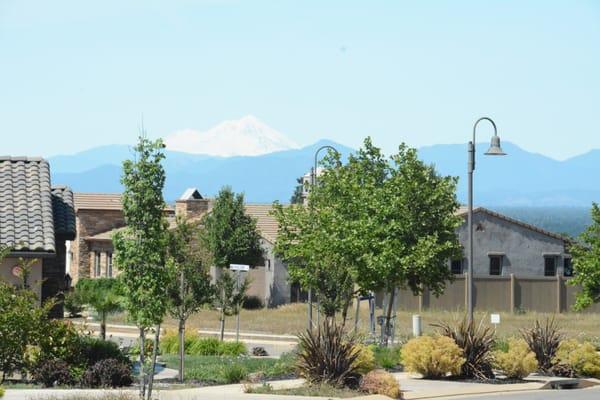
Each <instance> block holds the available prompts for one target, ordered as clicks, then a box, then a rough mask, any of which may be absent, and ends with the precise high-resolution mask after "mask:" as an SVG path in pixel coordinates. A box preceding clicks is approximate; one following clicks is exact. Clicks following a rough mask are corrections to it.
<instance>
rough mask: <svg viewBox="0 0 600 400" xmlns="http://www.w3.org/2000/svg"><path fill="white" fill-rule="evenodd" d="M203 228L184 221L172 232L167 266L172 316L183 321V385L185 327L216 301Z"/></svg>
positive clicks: (180, 355) (180, 323)
mask: <svg viewBox="0 0 600 400" xmlns="http://www.w3.org/2000/svg"><path fill="white" fill-rule="evenodd" d="M198 236H199V227H198V225H197V224H192V223H190V222H188V221H186V220H184V219H183V218H181V217H178V218H177V226H176V227H175V229H173V230H171V231H169V247H168V255H167V265H168V266H169V269H170V271H171V274H172V275H171V280H170V282H169V286H168V293H169V313H170V314H171V316H172V317H173V318H176V319H177V320H178V321H179V380H180V381H182V382H183V376H184V370H183V368H184V363H183V361H184V357H185V324H186V321H187V320H188V318H189V317H190V316H191V315H192V314H193V313H195V312H197V311H198V310H199V309H200V307H202V305H203V304H206V303H209V302H210V301H211V300H212V296H213V288H212V286H211V284H210V279H211V278H210V274H209V272H208V270H207V266H208V265H210V264H209V260H210V254H209V253H208V251H207V250H206V249H205V248H204V246H203V245H202V243H199V241H198Z"/></svg>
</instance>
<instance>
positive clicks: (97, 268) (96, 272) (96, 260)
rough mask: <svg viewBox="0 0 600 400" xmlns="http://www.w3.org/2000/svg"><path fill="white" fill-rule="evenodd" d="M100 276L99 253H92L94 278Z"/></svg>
mask: <svg viewBox="0 0 600 400" xmlns="http://www.w3.org/2000/svg"><path fill="white" fill-rule="evenodd" d="M99 276H100V252H99V251H95V252H94V277H99Z"/></svg>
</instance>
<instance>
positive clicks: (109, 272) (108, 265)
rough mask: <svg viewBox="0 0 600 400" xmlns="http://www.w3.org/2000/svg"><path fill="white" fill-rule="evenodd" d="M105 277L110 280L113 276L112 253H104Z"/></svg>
mask: <svg viewBox="0 0 600 400" xmlns="http://www.w3.org/2000/svg"><path fill="white" fill-rule="evenodd" d="M106 276H107V277H109V278H112V276H113V259H112V253H110V252H109V253H106Z"/></svg>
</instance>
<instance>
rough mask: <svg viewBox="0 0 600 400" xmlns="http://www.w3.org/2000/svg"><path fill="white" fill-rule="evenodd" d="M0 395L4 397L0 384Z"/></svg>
mask: <svg viewBox="0 0 600 400" xmlns="http://www.w3.org/2000/svg"><path fill="white" fill-rule="evenodd" d="M0 397H4V388H3V387H2V386H0Z"/></svg>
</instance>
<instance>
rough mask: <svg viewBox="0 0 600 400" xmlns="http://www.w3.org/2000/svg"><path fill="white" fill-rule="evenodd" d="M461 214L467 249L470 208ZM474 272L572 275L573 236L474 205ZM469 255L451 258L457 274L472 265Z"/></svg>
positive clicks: (461, 233) (460, 231) (461, 236)
mask: <svg viewBox="0 0 600 400" xmlns="http://www.w3.org/2000/svg"><path fill="white" fill-rule="evenodd" d="M458 214H459V215H461V216H463V217H464V223H463V224H462V225H461V226H460V227H459V228H458V232H457V233H458V239H459V241H460V244H461V245H462V247H463V249H466V248H467V246H468V243H469V236H468V235H469V232H468V224H467V208H466V207H461V208H460V209H459V210H458ZM473 238H474V241H473V263H474V266H475V268H474V270H473V273H474V275H476V276H510V275H511V274H514V275H515V276H518V277H541V276H556V275H562V276H567V277H569V276H572V274H573V270H572V268H571V256H570V254H569V252H568V249H569V244H570V242H569V239H568V238H565V237H564V236H562V235H559V234H556V233H553V232H549V231H547V230H544V229H541V228H539V227H537V226H534V225H531V224H527V223H525V222H522V221H519V220H516V219H513V218H510V217H507V216H506V215H503V214H500V213H497V212H495V211H492V210H489V209H487V208H483V207H477V208H475V209H473ZM468 267H469V266H468V263H467V258H466V253H465V257H464V258H462V259H457V260H450V262H449V268H451V270H452V272H453V273H454V274H463V273H464V272H466V271H467V268H468Z"/></svg>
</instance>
